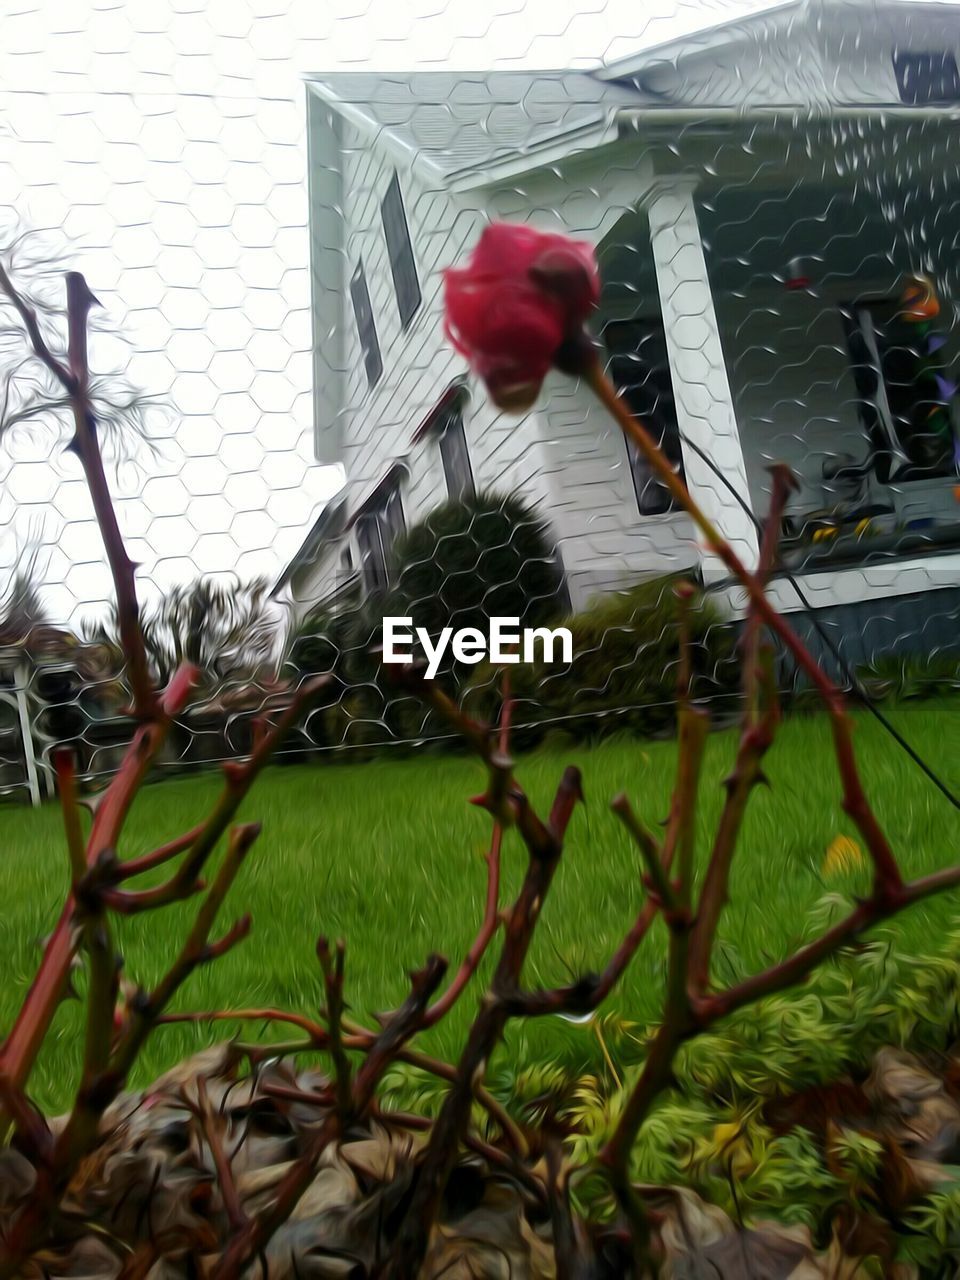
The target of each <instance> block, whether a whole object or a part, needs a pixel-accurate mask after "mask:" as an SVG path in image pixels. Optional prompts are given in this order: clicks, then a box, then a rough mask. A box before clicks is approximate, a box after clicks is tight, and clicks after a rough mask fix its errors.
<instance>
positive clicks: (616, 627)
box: [469, 577, 737, 744]
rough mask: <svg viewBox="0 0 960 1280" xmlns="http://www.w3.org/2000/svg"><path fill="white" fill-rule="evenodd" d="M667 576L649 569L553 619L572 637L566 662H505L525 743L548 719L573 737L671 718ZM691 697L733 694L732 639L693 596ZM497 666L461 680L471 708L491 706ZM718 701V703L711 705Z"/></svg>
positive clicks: (641, 730)
mask: <svg viewBox="0 0 960 1280" xmlns="http://www.w3.org/2000/svg"><path fill="white" fill-rule="evenodd" d="M675 581H676V579H674V578H671V577H666V578H656V579H653V580H651V581H648V582H644V583H641V584H640V585H639V586H636V587H633V588H632V589H631V590H629V591H625V592H623V593H622V594H618V595H615V596H611V597H609V598H605V599H601V600H599V601H597V602H595V603H594V604H593V605H592V606H591V607H590V608H588V609H586V610H584V611H583V612H582V613H577V614H573V615H572V616H571V617H569V618H567V619H565V620H564V621H563V622H562V624H561V625H563V626H566V627H568V628H569V629H570V632H571V634H572V637H573V661H572V662H571V663H564V662H554V663H551V664H549V665H548V664H546V663H545V662H544V661H543V660H542V658H541V659H540V660H538V661H537V662H535V663H531V664H529V665H528V664H522V665H517V666H515V667H511V668H510V680H511V688H512V692H513V695H514V699H515V702H516V713H515V714H516V725H517V729H518V732H519V733H520V734H521V735H523V736H521V737H518V741H523V738H524V737H525V739H526V744H530V743H534V742H537V741H539V740H540V738H541V737H542V736H543V734H544V733H545V731H546V728H547V726H548V725H550V724H553V725H556V726H558V727H561V728H563V729H564V730H566V731H567V732H568V733H569V734H571V735H572V736H574V737H577V738H588V737H594V736H596V735H601V734H603V735H605V734H609V733H614V732H617V731H618V730H622V729H628V730H630V731H632V732H634V733H638V734H644V735H649V734H655V733H661V732H664V731H665V730H667V729H668V728H670V727H671V726H672V725H673V723H674V720H675V708H676V686H677V662H678V659H679V610H678V600H677V597H676V594H675V592H674V590H673V586H674V583H675ZM690 632H691V642H692V659H693V687H692V693H693V696H694V697H695V698H702V699H717V698H719V697H721V696H722V695H733V693H734V691H735V689H736V687H737V672H736V663H735V661H734V638H733V631H732V629H731V628H730V627H729V626H727V625H726V624H725V623H724V622H723V620H722V618H721V617H720V614H719V613H718V611H717V609H716V608H715V607H714V606H713V605H712V604H711V603H710V602H709V601H708V600H707V599H705V598H704V597H703V596H702V595H701V596H698V597H697V598H696V600H695V601H694V602H693V604H692V606H691V608H690ZM497 684H498V677H497V673H496V672H495V671H493V670H492V669H491V667H490V666H489V665H485V666H483V667H480V668H478V669H477V671H476V674H475V676H474V678H473V680H472V681H471V689H470V703H469V705H471V706H472V707H473V708H475V709H477V710H478V711H481V710H482V711H483V712H484V713H485V714H487V715H490V714H491V713H492V706H493V704H494V703H495V701H496V697H497V694H496V689H497ZM721 706H722V704H721Z"/></svg>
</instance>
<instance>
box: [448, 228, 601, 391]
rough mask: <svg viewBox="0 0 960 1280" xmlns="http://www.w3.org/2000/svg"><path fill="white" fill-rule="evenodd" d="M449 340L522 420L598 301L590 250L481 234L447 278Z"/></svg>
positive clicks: (549, 237)
mask: <svg viewBox="0 0 960 1280" xmlns="http://www.w3.org/2000/svg"><path fill="white" fill-rule="evenodd" d="M444 283H445V303H446V320H445V326H444V327H445V330H446V334H447V337H448V338H449V339H450V341H451V342H452V343H453V345H454V347H456V349H457V351H459V352H460V354H461V355H462V356H465V357H466V359H467V360H468V361H469V362H470V366H471V368H472V369H473V370H474V372H475V373H476V374H478V375H479V376H480V377H481V378H482V379H483V380H484V382H485V383H486V384H487V389H488V390H489V392H490V396H491V399H492V400H493V402H494V403H495V404H496V405H498V406H499V408H501V409H506V410H508V411H510V412H514V413H522V412H524V411H525V410H526V409H529V408H530V406H531V405H532V404H533V402H534V401H535V400H536V398H537V395H538V394H539V391H540V387H541V385H542V383H543V379H544V378H545V377H546V375H547V371H548V370H549V369H550V367H551V365H552V364H553V363H554V358H555V357H556V355H557V353H558V352H559V351H560V349H561V347H563V346H564V345H565V344H566V343H568V342H570V340H571V339H574V338H576V336H577V335H578V334H579V333H580V331H581V330H582V328H583V324H584V321H585V320H586V319H587V317H588V316H589V314H590V312H591V311H592V310H593V309H594V307H595V306H596V305H597V303H598V301H599V298H600V277H599V273H598V271H597V263H596V259H595V257H594V254H593V249H592V247H591V246H590V245H588V244H586V243H584V242H583V241H581V240H571V239H569V238H568V237H567V236H561V235H554V234H545V233H543V232H540V231H534V230H533V228H532V227H523V226H514V225H512V224H508V223H504V222H496V223H493V224H491V225H490V226H488V227H486V228H485V229H484V232H483V234H482V235H481V237H480V240H479V241H478V243H477V246H476V248H475V249H474V251H473V254H472V255H471V257H470V261H469V262H468V263H467V265H466V266H465V267H450V268H448V269H447V271H446V272H445V273H444Z"/></svg>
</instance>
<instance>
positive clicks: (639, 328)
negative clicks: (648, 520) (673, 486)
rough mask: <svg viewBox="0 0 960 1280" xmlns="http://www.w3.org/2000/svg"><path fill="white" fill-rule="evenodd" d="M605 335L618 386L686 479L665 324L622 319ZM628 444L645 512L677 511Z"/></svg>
mask: <svg viewBox="0 0 960 1280" xmlns="http://www.w3.org/2000/svg"><path fill="white" fill-rule="evenodd" d="M603 336H604V341H605V343H606V345H607V350H608V351H609V352H610V363H609V370H610V376H611V377H612V378H613V381H614V383H615V384H616V387H617V390H618V391H619V392H620V393H621V394H622V396H623V398H624V400H625V401H626V402H627V405H628V406H629V408H630V411H631V413H633V414H634V415H635V416H636V417H638V418H639V419H640V421H641V422H642V423H643V424H644V426H645V427H646V428H647V430H648V431H649V432H650V433H651V435H652V436H653V438H654V440H656V442H657V443H658V444H659V445H660V448H661V449H662V450H663V451H664V453H665V454H666V455H667V457H668V458H669V460H670V462H671V463H672V464H673V467H674V470H675V471H676V472H677V474H678V475H679V476H681V477H682V476H683V458H682V454H681V451H680V430H679V427H678V426H677V407H676V404H675V403H674V399H673V383H672V382H671V380H670V365H669V361H668V359H667V340H666V335H665V334H664V331H663V324H662V323H661V321H660V319H659V318H650V319H643V320H617V321H612V322H611V323H610V324H608V325H606V326H605V327H604V331H603ZM626 448H627V456H628V457H629V459H630V470H631V471H632V473H633V486H634V489H635V490H636V494H637V506H638V507H639V508H640V514H641V515H644V516H656V515H663V514H664V513H665V512H667V511H672V510H673V509H674V507H675V505H676V504H675V503H674V500H673V498H672V496H671V494H670V491H669V489H667V487H666V486H665V485H664V483H663V481H662V480H661V479H660V478H659V477H658V476H657V475H656V473H655V472H653V471H651V469H650V467H649V466H648V465H647V462H646V460H645V459H644V457H643V456H642V454H640V453H639V452H638V451H637V449H636V448H635V446H634V445H633V444H632V443H631V442H630V441H629V440H628V441H626Z"/></svg>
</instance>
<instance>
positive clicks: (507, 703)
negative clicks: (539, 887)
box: [423, 674, 513, 1029]
mask: <svg viewBox="0 0 960 1280" xmlns="http://www.w3.org/2000/svg"><path fill="white" fill-rule="evenodd" d="M502 695H503V701H502V705H501V708H500V735H499V741H498V744H497V750H498V753H499V755H500V758H501V760H504V761H505V760H507V759H508V758H509V754H510V720H511V716H512V713H513V700H512V698H511V697H510V683H509V677H508V676H507V675H506V674H504V677H503V684H502ZM494 807H495V808H499V802H496V803H495V804H494ZM502 850H503V822H502V821H501V820H500V818H499V817H495V818H494V823H493V833H492V835H491V837H490V849H489V852H488V853H487V900H486V905H485V908H484V913H483V921H482V922H481V925H480V928H479V930H478V932H477V936H476V937H475V938H474V940H473V944H472V946H471V947H470V950H469V951H468V952H467V954H466V956H465V957H464V960H463V963H462V964H461V966H460V968H459V969H458V970H457V972H456V974H455V975H454V978H453V981H452V982H451V983H450V984H449V986H448V987H447V989H446V991H445V992H444V993H443V995H442V996H440V998H439V999H438V1000H435V1001H434V1003H433V1004H432V1005H431V1006H430V1008H429V1009H428V1010H427V1012H426V1013H425V1014H424V1016H423V1027H424V1029H426V1028H427V1027H432V1026H435V1025H436V1024H437V1023H438V1022H439V1021H440V1019H441V1018H443V1017H444V1016H445V1015H446V1014H447V1013H448V1012H449V1011H450V1009H452V1008H453V1006H454V1004H456V1002H457V1000H458V999H459V998H460V996H461V994H462V993H463V991H464V990H465V989H466V987H467V985H468V984H469V982H470V979H471V978H472V977H473V975H474V974H475V973H476V971H477V967H478V966H479V964H480V961H481V960H482V959H483V957H484V956H485V955H486V952H487V948H488V947H489V945H490V943H491V941H492V940H493V937H494V934H495V933H496V932H497V925H498V924H499V920H500V857H501V853H502Z"/></svg>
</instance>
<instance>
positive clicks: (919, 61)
mask: <svg viewBox="0 0 960 1280" xmlns="http://www.w3.org/2000/svg"><path fill="white" fill-rule="evenodd" d="M893 69H894V72H895V73H896V77H897V88H898V90H899V91H900V101H901V102H905V103H907V105H908V106H911V107H916V106H922V105H923V104H924V103H931V102H960V72H958V71H957V60H956V58H955V57H954V55H953V54H952V53H947V52H945V51H941V52H939V53H901V52H900V51H899V50H896V51H895V52H894V55H893Z"/></svg>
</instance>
